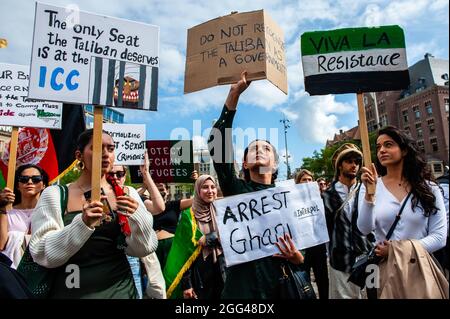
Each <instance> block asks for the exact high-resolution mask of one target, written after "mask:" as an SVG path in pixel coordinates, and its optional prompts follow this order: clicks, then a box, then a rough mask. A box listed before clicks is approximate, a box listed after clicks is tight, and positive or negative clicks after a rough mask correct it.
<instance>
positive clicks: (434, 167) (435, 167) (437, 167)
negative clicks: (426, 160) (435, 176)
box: [433, 164, 442, 173]
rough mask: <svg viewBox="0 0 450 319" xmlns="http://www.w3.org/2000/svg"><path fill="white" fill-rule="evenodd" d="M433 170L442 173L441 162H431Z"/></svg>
mask: <svg viewBox="0 0 450 319" xmlns="http://www.w3.org/2000/svg"><path fill="white" fill-rule="evenodd" d="M433 171H434V172H435V173H442V164H433Z"/></svg>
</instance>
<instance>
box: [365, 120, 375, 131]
mask: <svg viewBox="0 0 450 319" xmlns="http://www.w3.org/2000/svg"><path fill="white" fill-rule="evenodd" d="M376 129H377V123H375V121H374V120H371V121H369V122H367V130H368V131H369V132H373V131H375V130H376Z"/></svg>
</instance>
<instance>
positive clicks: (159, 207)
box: [140, 152, 166, 215]
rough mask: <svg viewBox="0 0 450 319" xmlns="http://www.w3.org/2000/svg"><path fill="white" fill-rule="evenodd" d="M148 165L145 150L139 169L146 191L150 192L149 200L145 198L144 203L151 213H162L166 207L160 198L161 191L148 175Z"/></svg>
mask: <svg viewBox="0 0 450 319" xmlns="http://www.w3.org/2000/svg"><path fill="white" fill-rule="evenodd" d="M148 167H149V161H148V154H147V152H145V155H144V165H141V166H140V170H141V174H142V177H143V180H144V185H145V188H147V190H148V192H149V193H150V198H151V200H149V199H147V200H146V201H145V202H144V205H145V207H146V208H147V210H148V211H149V212H150V213H152V214H153V215H157V214H160V213H162V212H163V211H164V210H165V209H166V204H165V203H164V199H163V198H162V196H161V193H160V192H159V190H158V187H156V184H155V182H154V181H153V179H152V177H151V176H150V173H149V171H148Z"/></svg>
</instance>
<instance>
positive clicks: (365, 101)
mask: <svg viewBox="0 0 450 319" xmlns="http://www.w3.org/2000/svg"><path fill="white" fill-rule="evenodd" d="M363 103H364V105H365V106H367V104H369V99H368V98H367V95H364V100H363Z"/></svg>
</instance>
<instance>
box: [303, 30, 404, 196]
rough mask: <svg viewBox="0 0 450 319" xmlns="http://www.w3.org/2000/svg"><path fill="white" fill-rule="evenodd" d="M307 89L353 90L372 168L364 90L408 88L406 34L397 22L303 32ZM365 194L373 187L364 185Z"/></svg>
mask: <svg viewBox="0 0 450 319" xmlns="http://www.w3.org/2000/svg"><path fill="white" fill-rule="evenodd" d="M301 51H302V64H303V73H304V76H305V90H306V91H307V92H308V93H309V94H310V95H323V94H339V93H357V103H358V117H359V129H360V130H359V131H360V133H361V143H362V148H363V155H364V166H366V167H370V166H371V165H372V159H371V157H370V145H369V133H368V130H367V119H366V113H365V108H364V104H363V97H362V93H363V92H378V91H395V90H401V89H406V88H408V86H409V71H408V63H407V61H406V48H405V36H404V34H403V30H402V28H400V27H399V26H398V25H391V26H381V27H371V28H347V29H339V30H331V31H316V32H305V33H303V34H302V36H301ZM367 193H368V194H374V193H375V186H374V185H368V188H367Z"/></svg>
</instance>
